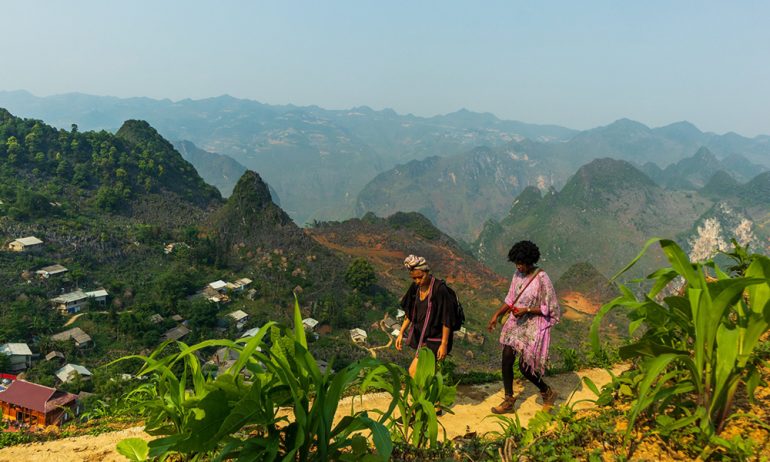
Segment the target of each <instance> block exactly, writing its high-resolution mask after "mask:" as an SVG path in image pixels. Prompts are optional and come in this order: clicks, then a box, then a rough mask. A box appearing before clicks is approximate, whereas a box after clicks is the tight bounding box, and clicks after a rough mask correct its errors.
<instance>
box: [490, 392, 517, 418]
mask: <svg viewBox="0 0 770 462" xmlns="http://www.w3.org/2000/svg"><path fill="white" fill-rule="evenodd" d="M515 404H516V398H515V397H513V396H509V395H506V396H505V399H504V400H503V402H502V403H500V405H499V406H495V407H493V408H492V413H493V414H507V413H509V412H512V411H513V407H514V405H515Z"/></svg>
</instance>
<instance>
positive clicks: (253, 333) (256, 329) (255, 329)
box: [241, 327, 259, 338]
mask: <svg viewBox="0 0 770 462" xmlns="http://www.w3.org/2000/svg"><path fill="white" fill-rule="evenodd" d="M258 333H259V327H252V328H251V329H249V330H247V331H246V332H244V333H243V335H241V338H250V337H254V336H256V335H257V334H258Z"/></svg>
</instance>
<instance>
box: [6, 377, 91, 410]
mask: <svg viewBox="0 0 770 462" xmlns="http://www.w3.org/2000/svg"><path fill="white" fill-rule="evenodd" d="M76 398H77V397H76V396H75V395H73V394H70V393H65V392H62V391H59V390H56V389H55V388H50V387H45V386H43V385H38V384H36V383H32V382H27V381H24V380H16V381H14V382H12V383H11V384H10V385H9V386H8V388H7V389H6V390H5V391H3V392H0V401H3V402H6V403H10V404H15V405H17V406H21V407H25V408H27V409H32V410H33V411H38V412H50V411H52V410H53V409H55V408H56V407H57V406H60V405H64V404H67V403H69V402H71V401H73V400H75V399H76Z"/></svg>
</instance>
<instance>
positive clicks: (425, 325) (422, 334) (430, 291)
mask: <svg viewBox="0 0 770 462" xmlns="http://www.w3.org/2000/svg"><path fill="white" fill-rule="evenodd" d="M435 281H436V278H434V277H433V276H431V277H430V287H429V288H428V311H427V313H425V321H423V323H422V332H420V341H419V342H418V343H417V351H415V352H414V357H415V358H419V357H420V348H421V347H422V340H423V339H424V338H425V332H426V331H427V329H428V320H429V319H430V310H431V307H432V306H433V304H432V303H431V300H430V299H431V296H432V295H433V283H434V282H435ZM419 296H420V288H419V287H418V288H417V297H418V298H419ZM415 300H417V299H416V298H415ZM414 303H415V305H416V304H417V302H416V301H415V302H414Z"/></svg>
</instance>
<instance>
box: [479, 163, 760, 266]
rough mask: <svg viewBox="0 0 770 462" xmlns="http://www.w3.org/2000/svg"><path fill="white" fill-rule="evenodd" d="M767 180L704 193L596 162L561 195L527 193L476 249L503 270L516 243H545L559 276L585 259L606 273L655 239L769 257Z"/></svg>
mask: <svg viewBox="0 0 770 462" xmlns="http://www.w3.org/2000/svg"><path fill="white" fill-rule="evenodd" d="M728 179H730V180H731V181H732V182H731V181H730V180H728ZM768 179H770V174H768V173H763V174H760V175H758V176H757V177H755V178H754V179H752V180H751V181H750V182H749V183H747V184H745V185H740V184H738V182H737V181H735V180H734V179H732V177H731V176H730V175H729V174H727V173H725V172H723V171H718V172H717V173H715V174H714V176H713V178H712V180H711V181H710V182H709V183H708V184H707V185H706V186H704V188H703V189H702V191H678V190H666V189H663V188H662V187H661V186H659V185H658V184H656V183H655V182H654V181H652V179H650V178H649V177H647V176H646V175H645V174H644V173H642V172H641V171H640V170H639V169H637V168H636V167H635V166H634V165H632V164H631V163H629V162H627V161H622V160H616V159H609V158H606V159H597V160H594V161H592V162H590V163H589V164H586V165H585V166H583V167H581V168H580V169H579V170H578V171H577V173H576V174H575V175H573V176H572V177H571V178H570V179H569V180H568V181H567V183H566V184H565V185H564V187H563V188H562V189H561V190H560V191H556V190H555V189H551V190H549V191H547V192H546V193H545V194H543V193H542V192H541V191H540V190H539V189H538V188H535V187H528V188H526V189H525V190H524V191H522V192H521V194H519V196H518V197H517V198H516V200H515V201H514V202H513V206H512V207H511V209H510V211H509V213H508V214H507V215H506V216H504V218H502V219H501V220H500V221H497V220H489V221H488V222H487V223H486V224H485V226H484V229H483V231H482V232H481V234H480V236H479V238H478V239H477V240H476V242H475V243H474V245H473V248H474V251H475V253H476V255H477V256H478V257H479V258H480V259H481V260H482V261H484V262H485V263H486V264H487V265H489V266H490V267H491V268H493V269H495V270H496V271H498V272H501V271H504V270H505V269H506V268H507V267H508V266H509V263H508V262H507V261H506V256H507V252H508V248H509V247H510V245H511V244H512V243H513V242H516V241H518V240H522V239H530V240H533V241H535V242H537V243H538V244H539V245H540V249H541V252H542V254H543V258H542V262H543V263H542V264H543V265H544V266H545V267H547V268H550V269H551V270H552V271H553V272H554V273H555V274H561V273H563V272H565V271H566V270H567V269H568V268H569V267H570V266H571V265H573V264H574V263H575V262H578V261H580V262H583V261H585V262H588V263H591V264H592V265H593V266H595V267H596V268H597V269H598V270H599V271H600V272H601V273H602V274H604V275H607V276H609V275H612V274H615V273H616V272H617V271H619V270H620V269H621V268H622V267H623V266H624V265H625V264H626V263H628V262H629V261H630V260H631V259H632V258H633V257H634V256H635V255H636V254H637V253H638V252H639V251H640V249H641V247H642V245H643V244H644V242H645V241H646V240H647V239H649V238H651V237H655V236H661V237H670V238H676V239H677V240H678V241H679V242H680V243H681V244H682V245H683V246H684V247H685V248H686V249H688V250H690V251H691V252H692V251H694V250H695V249H698V248H704V249H705V250H706V254H705V255H700V253H702V252H699V255H698V256H697V258H698V259H700V258H706V257H708V256H710V255H713V253H714V250H715V247H716V246H717V245H719V246H720V248H721V249H722V250H727V248H728V245H729V242H730V239H731V238H736V239H737V240H738V241H739V242H741V244H744V245H745V244H750V245H751V248H753V249H755V250H757V251H761V252H764V251H767V250H768V244H770V241H768V237H769V236H770V228H768V218H770V194H767V195H764V194H763V192H764V191H770V189H768V187H769V186H768V184H767V183H768ZM710 191H719V194H718V195H717V196H715V195H714V194H713V193H710ZM709 239H712V240H713V242H712V241H709ZM661 262H662V254H659V253H655V251H653V252H651V253H649V254H648V255H647V256H646V257H645V259H643V260H641V262H640V263H639V264H638V265H637V268H636V271H635V272H634V274H637V275H642V274H646V271H649V270H650V269H652V268H654V267H656V266H657V265H659V264H660V263H661Z"/></svg>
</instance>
